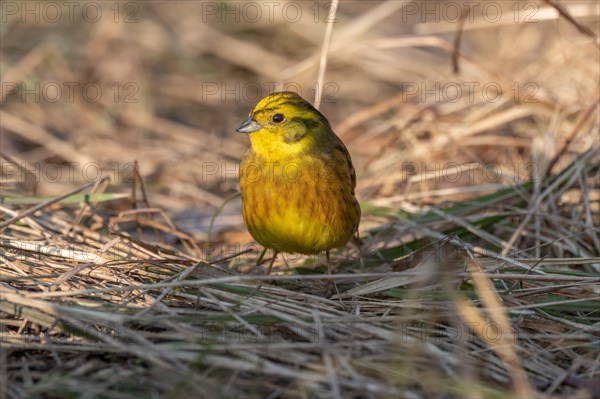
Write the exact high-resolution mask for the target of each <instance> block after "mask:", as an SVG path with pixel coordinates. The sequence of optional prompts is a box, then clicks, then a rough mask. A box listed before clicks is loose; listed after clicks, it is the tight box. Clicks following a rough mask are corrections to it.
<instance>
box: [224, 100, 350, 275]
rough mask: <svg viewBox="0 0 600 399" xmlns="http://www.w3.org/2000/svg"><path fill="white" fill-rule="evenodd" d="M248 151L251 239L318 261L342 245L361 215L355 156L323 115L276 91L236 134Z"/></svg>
mask: <svg viewBox="0 0 600 399" xmlns="http://www.w3.org/2000/svg"><path fill="white" fill-rule="evenodd" d="M236 131H237V132H239V133H244V134H247V135H248V136H249V139H250V148H249V149H248V151H247V152H246V153H245V155H244V157H243V159H242V161H241V163H240V167H239V184H240V191H241V196H242V214H243V219H244V222H245V224H246V227H247V228H248V231H249V233H250V235H251V236H252V237H253V238H254V239H255V240H256V242H258V243H259V244H260V245H262V246H263V247H265V248H268V249H272V250H273V251H274V254H273V257H272V259H271V261H270V263H269V266H268V269H267V275H269V274H270V273H271V269H272V268H273V263H274V262H275V259H276V257H277V255H278V254H279V253H280V252H285V253H299V254H305V255H314V254H318V253H321V252H322V251H326V255H327V266H328V271H329V273H330V274H331V261H330V257H329V251H330V250H331V249H333V248H338V247H342V246H344V245H345V244H346V243H347V242H348V241H349V240H350V238H351V237H352V236H353V235H354V234H355V233H356V234H358V227H359V223H360V217H361V209H360V205H359V203H358V201H357V200H356V196H355V188H356V173H355V170H354V166H353V164H352V159H351V157H350V153H349V152H348V150H347V148H346V146H345V145H344V143H343V142H342V140H341V139H340V138H339V137H338V136H337V135H336V134H335V133H334V132H333V130H332V128H331V125H330V124H329V121H328V120H327V118H325V116H323V114H322V113H321V112H319V111H318V110H317V109H316V108H315V107H313V106H312V105H311V104H310V103H309V102H308V101H306V100H305V99H303V98H302V97H301V96H300V95H298V94H297V93H295V92H291V91H281V92H275V93H272V94H270V95H268V96H266V97H264V98H263V99H262V100H260V101H259V102H258V103H257V104H256V106H255V107H254V108H253V109H252V111H251V112H250V114H249V116H248V117H247V118H246V119H245V120H244V121H243V122H242V123H241V124H240V125H239V127H238V128H237V129H236Z"/></svg>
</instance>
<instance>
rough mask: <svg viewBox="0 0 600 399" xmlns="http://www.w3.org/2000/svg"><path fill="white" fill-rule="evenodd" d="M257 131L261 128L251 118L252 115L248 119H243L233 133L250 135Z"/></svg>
mask: <svg viewBox="0 0 600 399" xmlns="http://www.w3.org/2000/svg"><path fill="white" fill-rule="evenodd" d="M259 129H262V126H261V125H259V124H258V122H256V121H255V120H254V119H253V118H252V115H250V116H249V117H247V118H246V119H244V121H243V122H242V124H241V125H239V126H238V128H237V129H235V131H236V132H240V133H252V132H256V131H257V130H259Z"/></svg>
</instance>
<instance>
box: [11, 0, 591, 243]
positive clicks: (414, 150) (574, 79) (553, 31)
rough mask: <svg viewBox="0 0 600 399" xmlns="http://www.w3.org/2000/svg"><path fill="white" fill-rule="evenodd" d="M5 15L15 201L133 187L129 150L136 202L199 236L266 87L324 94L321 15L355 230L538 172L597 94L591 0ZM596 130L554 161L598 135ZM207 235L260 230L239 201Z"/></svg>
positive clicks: (141, 7)
mask: <svg viewBox="0 0 600 399" xmlns="http://www.w3.org/2000/svg"><path fill="white" fill-rule="evenodd" d="M561 4H562V3H561ZM567 6H568V7H567ZM1 7H2V10H1V11H2V13H1V18H2V24H1V27H0V29H1V32H0V34H1V38H2V43H1V64H0V74H1V76H2V93H1V101H2V110H1V111H0V127H1V130H0V135H1V136H0V139H1V153H2V176H3V178H2V188H3V191H4V193H5V195H19V196H23V195H25V196H28V195H29V196H30V195H47V196H57V195H60V194H64V193H66V192H68V190H72V189H74V188H77V187H81V186H82V185H84V184H86V183H89V182H96V181H98V182H99V181H100V178H101V177H102V176H107V177H108V178H109V179H110V184H109V185H106V184H102V185H99V187H97V188H96V190H98V191H109V192H125V193H129V192H130V191H131V184H132V181H133V180H135V174H134V161H137V162H138V164H139V171H140V174H141V176H142V178H143V182H144V184H145V190H146V193H147V200H148V203H147V204H145V205H149V206H151V207H158V208H162V209H164V210H165V211H166V212H167V214H168V215H169V216H170V217H171V218H172V219H173V220H174V222H175V223H176V224H177V226H178V227H180V228H181V229H183V230H185V231H188V232H190V233H191V234H193V235H194V237H195V238H197V239H199V240H205V239H206V238H207V228H208V224H209V221H210V218H211V216H212V215H213V214H214V212H215V210H216V209H217V208H218V207H219V206H221V205H222V204H223V203H224V201H225V200H226V199H227V198H229V197H230V196H231V195H233V194H234V193H236V192H237V190H238V182H237V168H238V164H239V161H240V159H241V157H242V156H243V154H244V152H245V151H246V149H247V148H248V145H249V143H248V139H247V137H246V136H244V135H240V134H237V133H236V132H235V131H234V128H235V127H236V126H237V125H238V124H239V122H240V121H242V120H243V119H244V118H245V116H246V115H247V114H248V112H249V110H250V109H251V108H252V107H253V106H254V104H255V103H256V102H257V101H258V100H259V99H260V98H262V97H263V96H265V95H267V94H270V93H271V92H273V91H278V90H293V91H296V92H298V93H300V94H301V95H302V96H303V97H305V98H306V99H307V100H309V101H311V102H313V101H314V99H315V96H316V94H317V91H318V90H319V87H320V86H319V85H318V83H317V73H318V68H319V58H320V52H321V48H322V44H323V38H324V33H325V28H326V23H327V22H328V21H329V20H332V23H333V24H334V26H333V36H332V40H331V45H330V51H329V54H328V67H327V71H326V74H325V78H324V81H323V82H322V89H321V93H319V94H321V97H322V105H321V110H322V112H323V113H324V114H325V115H326V116H327V118H328V119H329V120H330V122H331V123H332V125H333V127H334V130H335V131H336V133H337V134H338V135H339V136H340V137H341V138H342V140H343V141H344V142H345V143H346V145H347V147H348V149H349V151H350V153H351V154H352V158H353V161H354V164H355V167H356V169H357V175H358V189H357V195H358V197H359V199H360V200H361V202H362V204H363V208H364V212H363V213H364V220H363V224H362V226H363V227H362V228H361V230H367V229H369V228H370V226H374V225H378V224H380V223H381V222H382V220H381V219H378V217H377V216H375V215H374V214H373V213H371V212H369V209H371V207H377V206H383V207H394V208H396V209H400V210H404V211H407V212H415V211H418V210H422V209H426V208H427V207H428V206H429V205H432V204H443V203H444V202H448V201H457V200H463V199H465V198H470V197H472V196H475V195H481V194H484V193H486V192H491V191H494V190H498V189H499V188H501V187H509V186H511V185H514V184H516V183H519V182H522V181H524V180H528V179H530V178H532V176H535V174H543V173H545V170H544V168H546V167H547V166H548V164H549V163H550V162H551V159H552V157H553V156H554V155H555V154H556V151H557V149H560V147H561V145H563V144H564V143H565V141H566V140H567V139H568V134H569V132H571V131H572V130H573V129H574V124H575V123H576V120H575V119H576V117H577V115H578V114H579V113H582V112H583V111H585V110H586V109H588V108H589V107H590V106H593V104H594V101H595V99H596V98H597V96H598V85H599V72H598V42H597V36H596V35H597V33H596V34H595V33H594V32H598V16H599V5H598V2H596V1H570V2H568V4H565V5H564V6H561V7H564V9H565V10H567V11H568V15H569V16H570V17H572V19H571V20H569V18H566V17H565V16H564V15H563V16H561V15H560V13H559V11H557V8H555V7H554V6H553V3H551V2H545V1H527V2H519V1H517V2H506V1H482V2H466V3H464V4H463V3H460V2H435V1H424V2H418V1H417V2H403V1H368V2H364V1H342V2H341V4H339V7H338V9H337V10H336V11H337V12H336V13H335V15H333V14H332V13H331V11H330V8H329V2H324V1H276V2H252V3H244V2H210V1H185V2H166V1H159V2H132V1H121V2H77V3H68V2H21V1H18V2H10V1H6V2H3V3H2V5H1ZM590 120H591V122H590ZM587 123H588V124H587V125H586V126H587V127H588V128H587V130H586V129H583V130H584V133H582V134H577V135H576V137H575V138H574V140H573V141H572V142H571V143H570V145H569V148H568V151H567V152H566V156H565V157H562V158H561V159H560V160H559V161H560V163H562V164H563V165H565V164H567V163H568V162H570V161H571V160H572V159H573V158H574V157H576V156H577V154H579V153H581V152H583V151H584V150H586V149H588V148H590V146H593V145H595V143H597V140H598V137H597V135H596V134H595V133H597V131H598V118H597V115H593V116H592V118H591V119H589V120H587ZM590 124H591V125H590ZM590 126H591V127H590ZM590 132H592V133H590ZM137 199H138V201H139V200H140V199H141V195H138V197H137ZM567 200H571V201H574V202H577V201H578V200H579V199H578V198H571V199H568V198H567ZM127 207H131V205H130V204H129V203H128V204H126V205H125V208H127ZM109 208H110V206H109ZM120 209H121V208H119V207H117V209H116V210H114V211H115V212H116V211H118V210H120ZM216 231H217V232H218V233H219V234H221V238H222V239H228V236H227V234H234V236H232V237H235V238H231V237H229V239H243V238H244V237H245V239H248V240H249V239H250V238H249V236H247V235H245V234H246V233H245V228H244V227H243V223H242V219H241V206H240V200H239V198H238V199H235V200H234V201H232V202H230V203H229V204H228V205H227V206H226V207H225V208H224V209H223V212H222V213H221V216H219V218H218V219H217V221H216ZM236 234H241V237H242V238H240V236H237V235H236Z"/></svg>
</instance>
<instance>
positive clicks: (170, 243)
mask: <svg viewBox="0 0 600 399" xmlns="http://www.w3.org/2000/svg"><path fill="white" fill-rule="evenodd" d="M9 3H10V4H11V5H16V6H17V11H21V9H20V8H19V7H22V4H24V3H12V2H9ZM6 4H7V2H5V3H4V4H3V5H2V7H4V8H3V9H2V11H3V17H6V18H7V20H6V21H3V24H2V26H1V27H0V29H1V30H0V34H1V35H2V48H1V51H2V59H1V63H0V71H1V74H2V97H1V99H0V101H1V102H2V109H1V110H0V129H1V131H0V134H1V137H0V139H1V144H2V146H1V148H0V156H1V157H2V181H1V182H0V184H2V186H1V187H2V198H1V199H2V203H1V204H0V278H1V280H2V281H1V282H0V297H1V302H0V311H1V313H0V328H1V336H0V337H1V340H0V344H1V349H2V351H1V354H0V356H1V359H0V394H1V396H2V397H8V398H32V397H44V398H48V397H56V398H59V397H60V398H65V397H69V398H71V397H72V398H97V397H102V398H115V399H117V398H119V399H120V398H138V397H172V398H186V397H269V398H276V397H285V398H288V397H292V398H295V397H299V398H308V397H334V398H342V397H343V398H347V397H356V398H364V397H407V398H426V397H427V398H429V397H439V398H452V397H457V398H459V397H470V398H480V397H486V398H493V397H498V398H500V397H502V398H504V397H515V398H517V397H519V398H523V397H565V398H566V397H581V398H600V390H599V389H598V386H600V350H599V349H600V327H599V326H600V314H599V307H598V303H599V299H600V297H599V295H600V288H599V287H600V285H599V283H600V239H599V238H598V237H599V236H600V234H599V233H600V229H599V227H598V226H599V225H600V195H599V188H600V187H599V186H600V147H599V146H598V133H599V130H600V129H599V123H600V122H599V117H598V107H599V100H600V93H599V91H598V85H599V82H600V73H599V71H598V65H597V59H598V52H599V47H598V46H599V41H598V30H599V25H598V16H599V15H600V10H599V6H598V4H597V2H591V1H577V2H569V3H568V4H567V5H562V3H556V2H554V1H550V0H548V1H542V2H523V3H518V4H519V6H518V7H516V8H515V4H517V3H513V2H483V3H476V5H475V6H474V7H475V8H473V9H471V12H470V14H469V15H468V17H466V18H467V19H465V21H464V23H457V22H456V21H450V20H449V18H450V17H451V15H452V14H451V11H452V10H451V9H450V8H448V6H447V4H449V3H436V2H427V4H428V6H426V5H425V3H420V2H410V3H408V2H399V1H388V2H368V3H361V2H350V1H349V2H341V4H340V5H339V10H338V12H337V16H336V18H337V22H336V23H335V24H333V34H332V36H331V42H330V43H328V46H329V51H328V55H327V57H326V58H324V57H322V52H321V46H322V44H323V38H324V36H325V28H326V26H325V24H324V23H323V20H324V19H325V18H326V16H327V7H328V4H329V3H312V2H310V3H309V2H300V3H294V2H288V3H281V4H280V3H277V4H278V5H276V6H275V8H274V11H275V14H274V16H273V18H274V19H273V20H272V21H270V20H269V18H268V15H269V14H268V12H267V10H266V8H263V11H264V13H265V14H263V17H262V18H260V19H259V20H257V21H252V20H249V19H248V18H249V16H250V14H249V13H250V11H251V10H248V9H246V14H243V11H242V14H240V20H239V21H237V22H236V21H235V14H233V16H232V15H230V14H226V13H225V12H224V11H223V9H219V8H218V6H220V4H221V3H209V2H178V3H174V4H167V3H166V2H149V3H118V4H119V7H120V8H119V11H120V13H119V14H118V17H115V14H114V9H111V8H109V6H110V5H111V4H113V3H110V4H109V3H106V4H104V3H102V7H103V12H104V14H103V15H104V16H105V17H103V18H101V19H100V20H99V21H98V22H97V23H90V22H89V21H86V20H85V19H82V18H81V17H78V18H75V19H74V20H73V21H70V20H68V18H66V17H65V18H63V19H61V20H60V21H58V22H48V21H47V20H46V21H41V22H40V21H38V22H36V21H34V20H33V19H32V18H33V17H31V16H29V17H28V18H29V19H27V18H26V19H23V17H22V15H20V14H19V13H18V12H17V13H14V14H13V13H12V10H13V9H12V8H6V7H9V6H7V5H6ZM40 4H43V3H40ZM237 4H238V6H237V7H242V6H241V3H237ZM286 4H292V5H298V6H299V7H301V9H302V10H303V17H302V18H301V19H300V20H298V21H291V20H290V18H291V17H292V14H291V11H290V10H289V12H290V14H287V15H282V14H281V11H282V9H281V7H283V6H284V5H286ZM453 4H456V3H453ZM494 5H495V6H500V7H502V8H501V9H502V16H503V18H500V19H499V20H498V21H493V22H492V21H491V20H490V18H491V17H492V14H483V13H482V9H483V7H484V6H487V7H490V6H494ZM315 6H318V7H317V8H315ZM40 7H42V6H41V5H40ZM211 7H217V8H214V9H213V8H211ZM228 7H230V8H231V9H234V7H235V4H234V3H228ZM265 7H266V6H265ZM278 7H280V8H278ZM311 7H313V8H311ZM413 7H414V8H413ZM425 7H430V8H428V9H429V10H433V11H432V12H433V14H428V15H426V16H424V17H423V18H422V15H421V14H420V13H421V12H423V10H425V9H426V8H425ZM316 9H318V10H320V11H319V15H318V18H317V19H318V21H317V22H315V20H314V12H315V10H316ZM66 10H67V9H63V12H66ZM132 10H133V11H134V14H133V18H135V19H136V21H133V23H124V22H125V21H124V19H125V18H126V16H127V15H128V14H129V13H130V12H132ZM487 10H488V11H490V8H487ZM79 11H81V10H79ZM213 11H214V14H213ZM90 12H91V11H90ZM490 12H491V11H490ZM436 13H437V14H436ZM47 15H50V14H47ZM227 15H229V16H227ZM252 15H254V14H252ZM107 16H110V17H107ZM436 16H437V17H438V19H437V20H436ZM222 17H223V18H225V21H224V22H222V21H221V18H222ZM115 18H117V20H116V21H115ZM130 22H131V21H130ZM400 22H401V23H400ZM460 29H462V34H460V35H459V34H458V33H457V32H458V30H460ZM324 60H326V61H327V64H328V66H327V71H326V73H325V78H324V81H323V82H320V83H319V84H322V85H323V93H324V96H323V101H322V103H321V110H322V111H323V112H324V113H325V114H326V115H327V116H328V118H329V119H330V121H331V122H332V124H333V126H334V128H335V130H336V132H337V133H338V134H339V135H340V136H341V137H342V139H343V140H344V141H345V142H346V143H347V145H348V148H349V150H350V152H351V154H352V156H353V159H354V163H355V165H356V167H357V172H358V180H359V186H358V196H359V199H360V200H361V204H362V207H363V214H364V217H363V221H362V224H361V248H360V250H359V249H358V248H357V246H356V245H354V244H348V245H347V247H346V248H345V249H343V250H339V251H337V252H335V253H334V261H335V264H336V265H335V270H336V273H335V274H334V275H331V276H330V275H327V274H326V267H325V265H324V260H323V259H322V257H316V258H315V257H297V256H291V255H290V256H287V257H285V258H284V259H282V260H280V261H279V262H278V263H276V273H275V275H273V276H271V277H268V278H267V277H265V276H262V275H261V274H262V273H263V272H264V265H261V266H256V262H255V261H256V258H257V257H258V249H259V248H258V247H257V246H256V245H255V244H253V243H252V242H251V238H250V237H249V236H248V235H247V233H246V232H245V229H244V227H243V224H242V222H241V215H240V204H239V199H238V198H235V197H233V200H231V201H230V202H228V203H227V204H226V205H225V206H224V207H223V209H222V211H221V213H220V214H219V215H218V216H217V217H216V219H215V223H214V228H213V230H212V232H210V231H209V225H210V223H211V219H212V218H213V216H214V215H215V213H216V211H217V208H219V207H220V206H221V205H223V203H224V202H225V201H226V200H227V199H228V198H231V197H232V196H234V194H235V193H236V191H237V182H236V179H235V170H236V167H237V162H238V160H239V159H240V158H241V156H242V154H243V152H244V151H245V149H246V148H247V145H248V144H247V142H246V138H245V137H241V136H240V135H236V134H235V133H233V132H232V129H233V127H235V126H236V123H238V122H239V121H241V119H243V116H244V115H245V114H246V113H247V112H248V110H249V108H250V107H251V106H252V103H253V102H254V98H255V97H256V95H260V94H267V93H268V91H269V90H268V88H269V86H268V84H269V82H278V83H279V84H280V86H278V87H277V88H279V89H281V88H282V86H281V84H283V83H287V84H288V88H298V89H301V90H302V94H303V95H304V96H305V97H306V98H308V99H310V100H312V99H313V98H314V96H315V93H314V88H315V87H316V86H315V84H316V79H317V76H318V75H319V65H323V62H324ZM57 82H58V83H60V85H61V86H62V88H63V93H62V95H61V97H60V98H59V101H52V99H53V98H54V97H52V96H53V94H52V93H53V92H50V91H44V90H50V89H52V87H53V85H54V84H56V83H57ZM64 82H75V83H78V84H79V85H80V86H79V87H83V86H84V85H86V84H88V85H96V86H98V87H101V88H102V90H103V92H102V95H101V96H100V98H99V99H98V100H97V101H91V100H90V98H89V96H90V95H91V93H83V92H81V91H80V90H75V91H74V97H73V98H72V99H69V98H68V97H67V91H66V88H67V86H65V85H64ZM115 82H117V86H114V83H115ZM36 83H39V85H40V86H39V87H40V88H39V89H35V87H36V86H35V84H36ZM111 85H112V86H111ZM436 85H437V86H436ZM116 87H119V89H118V90H117V89H116ZM256 87H260V88H261V89H262V93H260V94H258V93H256V92H255V91H252V89H255V88H256ZM457 87H458V88H460V91H459V92H458V97H457V96H456V91H453V90H455V89H456V88H457ZM10 88H15V90H9V89H10ZM32 88H33V89H32ZM24 89H29V90H30V94H26V93H25V91H24ZM31 90H33V91H31ZM499 91H501V93H499ZM36 93H37V94H38V95H39V97H40V98H39V100H38V99H37V98H36ZM86 95H87V96H88V97H86ZM115 96H116V97H115ZM250 97H252V98H250ZM71 100H72V101H71ZM129 100H135V101H134V102H130V101H129ZM334 100H335V101H334ZM134 161H137V164H135V163H134ZM56 170H61V171H62V173H63V174H62V175H61V176H59V177H58V178H56V174H55V172H56ZM97 171H98V172H99V173H96V172H97ZM69 172H72V173H69ZM103 177H104V178H103ZM211 233H212V234H211ZM327 280H334V281H335V284H336V288H337V292H336V294H335V295H334V296H333V297H331V298H325V297H324V295H323V293H324V292H325V290H326V288H327V283H326V281H327ZM259 282H262V283H263V286H262V288H261V290H260V291H257V290H256V287H257V285H258V284H259Z"/></svg>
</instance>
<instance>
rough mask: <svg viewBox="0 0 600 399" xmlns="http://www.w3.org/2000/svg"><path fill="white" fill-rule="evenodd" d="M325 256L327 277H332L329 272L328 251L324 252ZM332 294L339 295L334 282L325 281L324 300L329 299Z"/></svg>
mask: <svg viewBox="0 0 600 399" xmlns="http://www.w3.org/2000/svg"><path fill="white" fill-rule="evenodd" d="M325 256H327V275H328V276H332V275H333V273H332V272H331V258H330V257H329V250H327V251H325ZM334 292H337V294H338V295H339V293H340V292H339V291H338V288H337V285H335V281H333V279H327V283H326V284H325V298H330V297H331V296H332V295H333V293H334Z"/></svg>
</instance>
